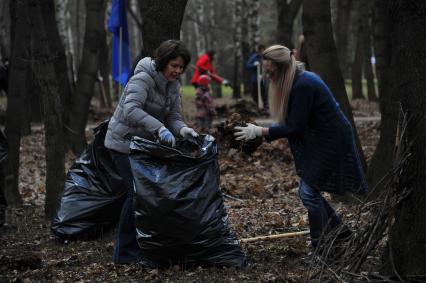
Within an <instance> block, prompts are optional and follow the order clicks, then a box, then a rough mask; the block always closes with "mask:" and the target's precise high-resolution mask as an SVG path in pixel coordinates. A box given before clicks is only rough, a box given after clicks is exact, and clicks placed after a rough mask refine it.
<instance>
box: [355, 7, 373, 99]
mask: <svg viewBox="0 0 426 283" xmlns="http://www.w3.org/2000/svg"><path fill="white" fill-rule="evenodd" d="M370 4H371V1H370V0H362V1H361V2H360V11H359V15H360V20H361V21H360V24H361V25H362V57H363V62H364V63H363V66H364V77H365V79H366V81H367V97H368V101H377V95H376V87H375V84H374V73H373V66H372V65H371V56H372V52H371V47H372V42H371V5H370Z"/></svg>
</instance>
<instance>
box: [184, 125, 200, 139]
mask: <svg viewBox="0 0 426 283" xmlns="http://www.w3.org/2000/svg"><path fill="white" fill-rule="evenodd" d="M180 135H181V136H182V137H183V138H184V139H188V138H190V137H194V138H196V137H198V133H197V132H196V131H194V129H193V128H189V127H182V128H181V129H180Z"/></svg>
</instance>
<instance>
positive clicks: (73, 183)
mask: <svg viewBox="0 0 426 283" xmlns="http://www.w3.org/2000/svg"><path fill="white" fill-rule="evenodd" d="M107 129H108V121H106V122H103V123H102V124H100V125H99V126H98V127H96V128H95V129H94V133H95V139H94V141H93V142H92V143H91V144H89V146H88V147H87V149H86V150H85V152H83V153H82V154H81V155H80V157H79V158H78V159H77V160H76V161H75V163H74V164H73V166H72V167H71V168H70V170H69V171H68V173H67V176H66V179H65V186H64V191H63V193H62V197H61V200H60V203H59V207H58V209H57V212H56V216H55V218H54V219H53V222H52V227H51V229H52V231H53V233H54V234H55V235H56V236H58V237H60V238H63V239H71V240H75V239H79V240H85V239H93V238H96V237H99V236H100V235H101V234H102V233H103V232H104V231H105V229H108V228H110V227H111V226H114V225H115V224H116V223H117V222H118V219H119V217H120V212H121V207H122V206H123V202H124V199H125V197H126V195H127V190H126V187H125V186H124V183H123V181H122V179H121V177H120V176H119V175H118V173H117V171H116V169H115V167H114V163H113V161H112V159H111V156H110V152H109V149H107V148H106V147H105V146H104V139H105V134H106V131H107Z"/></svg>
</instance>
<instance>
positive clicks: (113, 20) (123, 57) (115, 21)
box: [108, 0, 131, 86]
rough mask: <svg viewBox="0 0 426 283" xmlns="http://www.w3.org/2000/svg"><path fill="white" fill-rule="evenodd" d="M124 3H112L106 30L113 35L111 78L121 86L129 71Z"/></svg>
mask: <svg viewBox="0 0 426 283" xmlns="http://www.w3.org/2000/svg"><path fill="white" fill-rule="evenodd" d="M126 2H127V0H113V1H112V8H111V17H110V18H109V21H108V30H109V31H110V32H112V33H113V37H112V78H113V79H114V80H115V81H116V82H119V83H120V84H121V85H123V86H124V85H125V84H126V83H127V78H128V76H129V72H130V69H131V62H130V45H129V32H128V30H127V12H126ZM120 32H121V38H120ZM120 50H121V54H120ZM120 61H121V62H120Z"/></svg>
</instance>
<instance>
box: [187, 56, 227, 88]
mask: <svg viewBox="0 0 426 283" xmlns="http://www.w3.org/2000/svg"><path fill="white" fill-rule="evenodd" d="M215 54H216V52H215V51H214V50H209V51H207V52H206V53H204V54H203V55H201V56H200V57H198V59H197V62H196V63H195V71H194V75H193V76H192V80H191V83H192V85H193V86H194V87H195V88H197V84H198V79H199V78H200V76H201V75H209V76H210V77H211V78H212V79H213V80H214V81H215V82H217V83H218V84H223V85H225V86H229V85H230V84H229V82H228V80H226V79H224V78H222V77H221V76H219V75H218V74H217V72H216V69H215V68H214V67H213V61H214V57H215Z"/></svg>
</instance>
